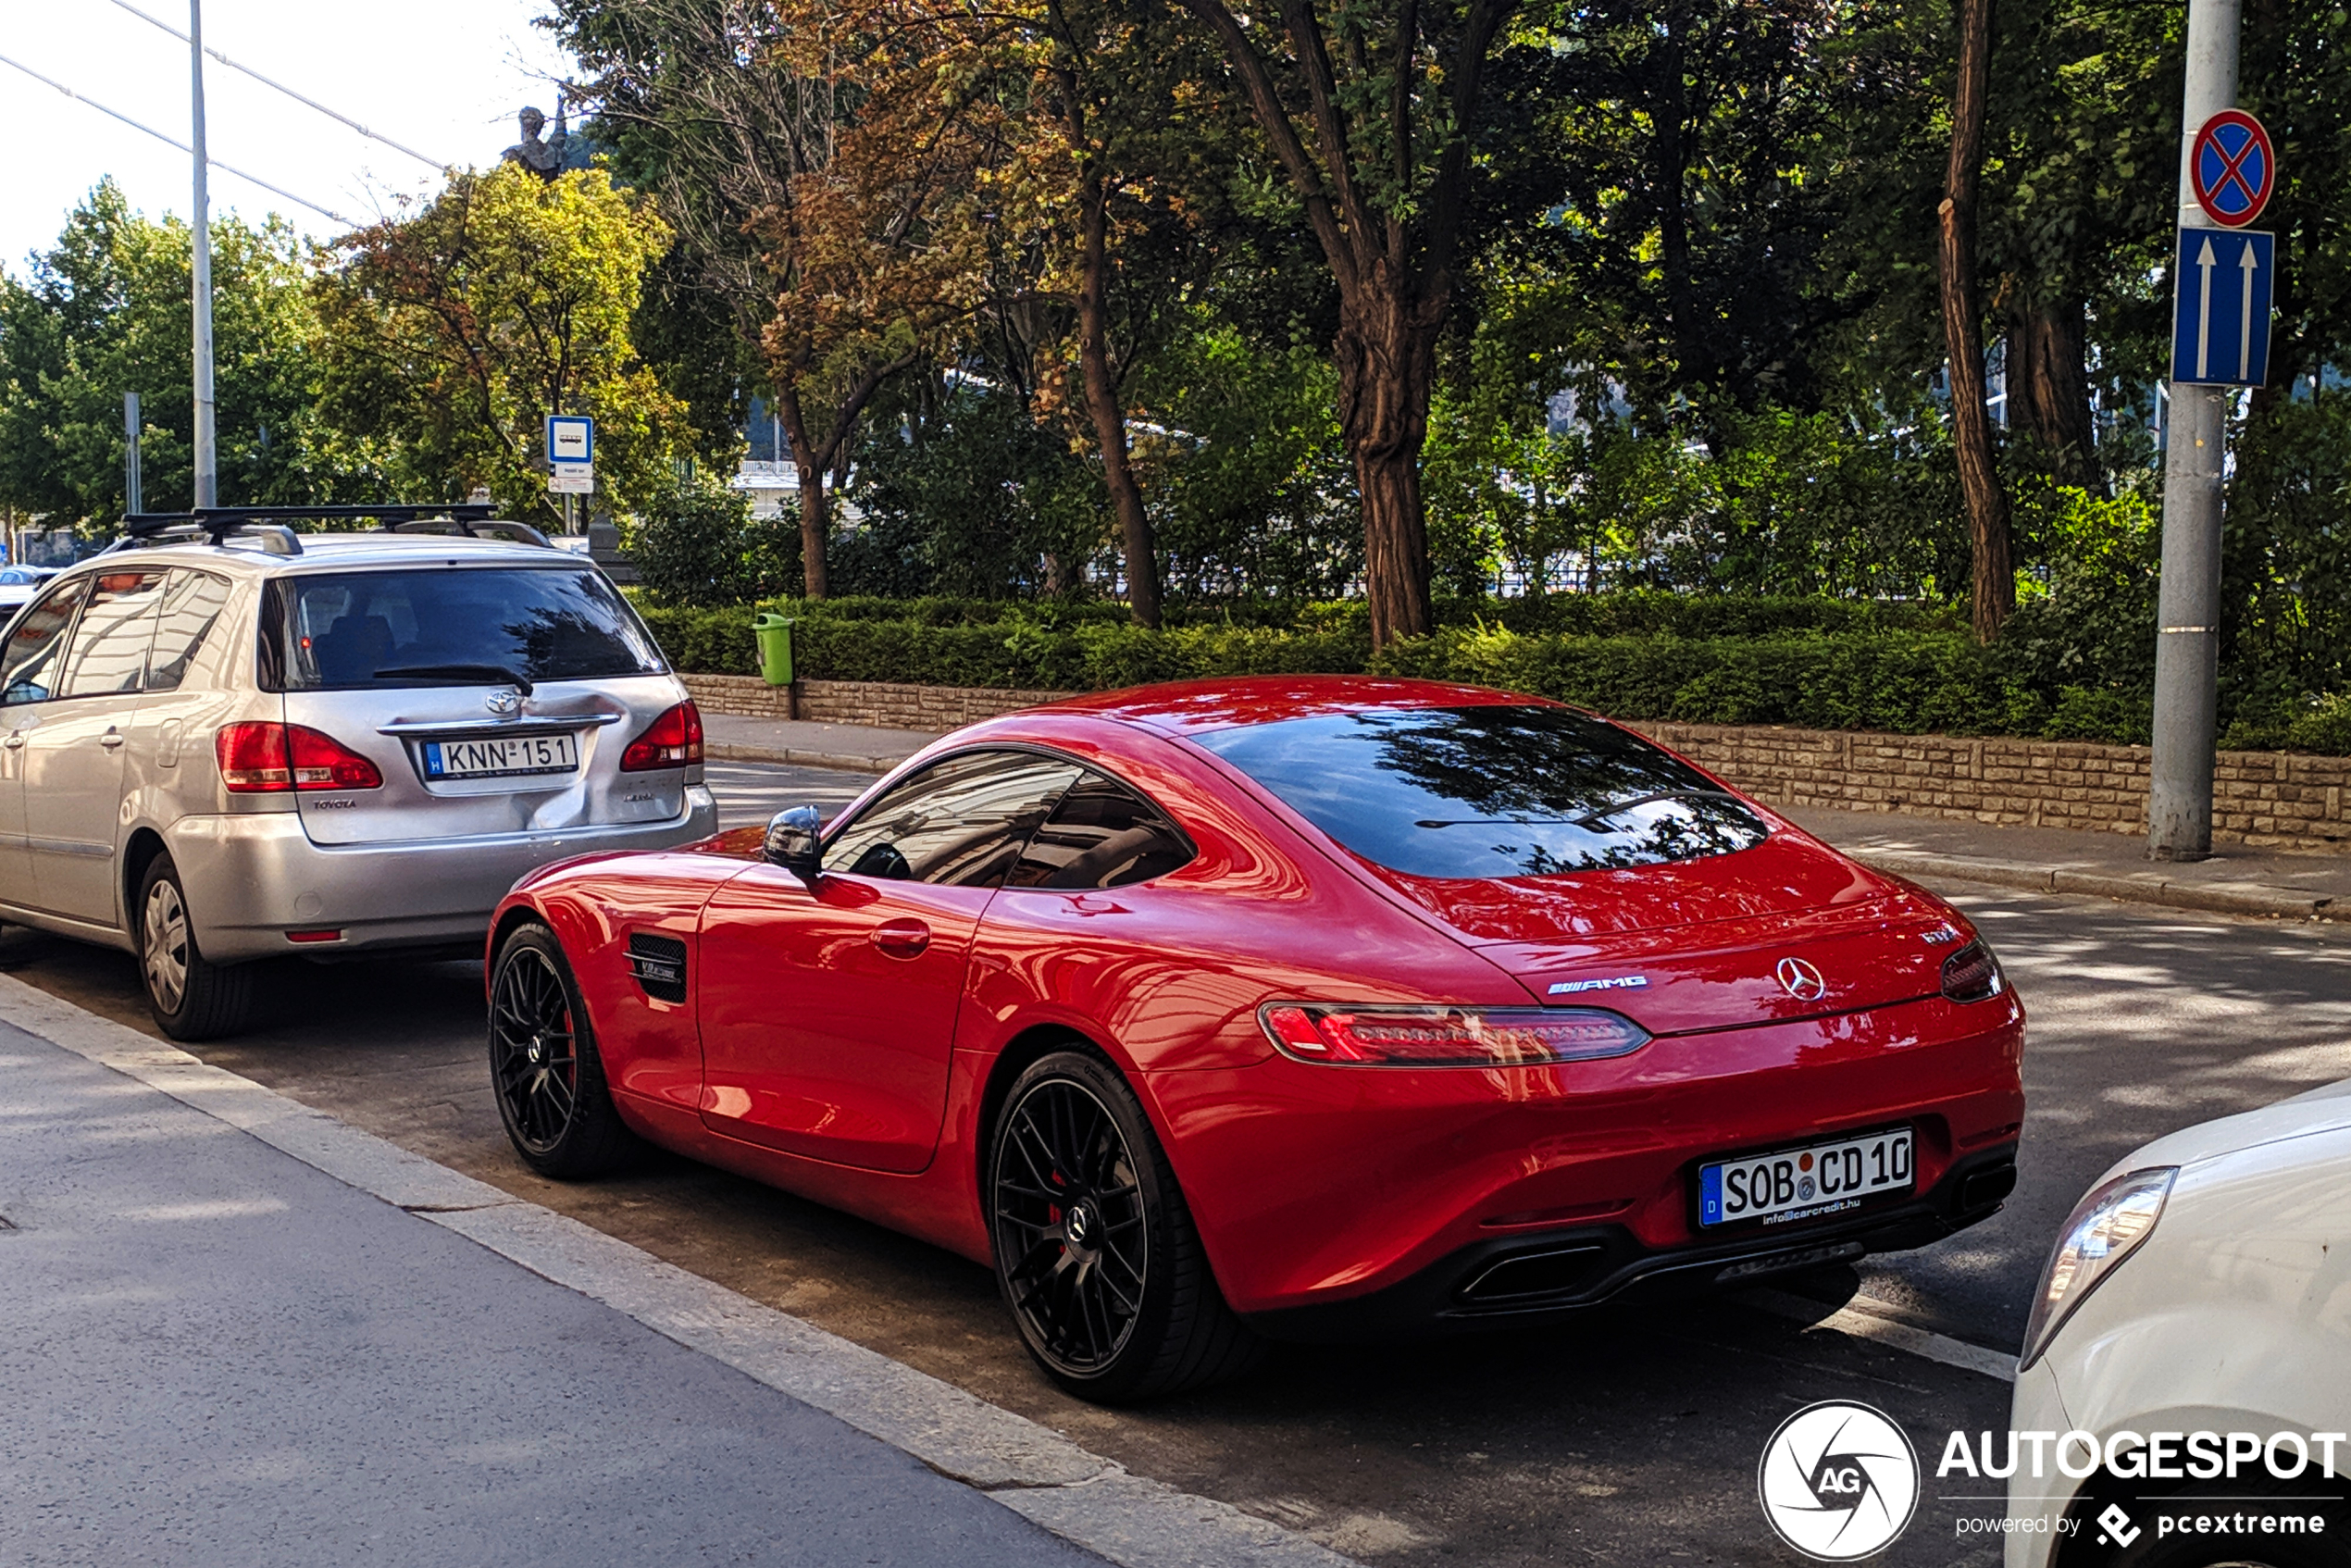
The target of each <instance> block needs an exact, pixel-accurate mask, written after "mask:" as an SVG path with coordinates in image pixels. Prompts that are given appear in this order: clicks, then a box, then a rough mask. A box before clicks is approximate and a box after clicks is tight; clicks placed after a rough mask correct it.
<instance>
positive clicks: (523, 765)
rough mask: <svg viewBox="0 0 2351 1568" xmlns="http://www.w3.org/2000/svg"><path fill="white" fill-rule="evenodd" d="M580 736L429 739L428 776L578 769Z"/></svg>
mask: <svg viewBox="0 0 2351 1568" xmlns="http://www.w3.org/2000/svg"><path fill="white" fill-rule="evenodd" d="M578 771H579V740H578V737H577V736H573V735H501V736H499V737H497V738H496V739H495V740H428V741H426V742H425V777H426V778H514V777H516V776H517V775H521V774H529V773H577V772H578Z"/></svg>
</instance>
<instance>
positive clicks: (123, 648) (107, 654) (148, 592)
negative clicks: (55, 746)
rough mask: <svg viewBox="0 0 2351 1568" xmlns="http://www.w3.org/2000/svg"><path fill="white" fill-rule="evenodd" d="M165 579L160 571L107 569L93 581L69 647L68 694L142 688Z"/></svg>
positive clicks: (95, 694)
mask: <svg viewBox="0 0 2351 1568" xmlns="http://www.w3.org/2000/svg"><path fill="white" fill-rule="evenodd" d="M163 579H164V574H163V573H161V572H159V571H155V572H105V573H101V574H100V575H99V576H97V577H95V578H93V579H91V586H90V602H89V603H88V604H85V605H83V606H82V610H81V621H80V622H79V623H78V624H77V625H76V626H75V627H74V628H73V641H72V643H71V644H70V645H69V646H68V648H67V649H66V666H65V690H64V694H65V695H66V696H68V697H106V696H112V695H113V694H115V693H116V692H119V691H138V690H139V683H140V682H141V681H142V680H143V679H145V678H146V674H147V650H148V648H149V647H150V646H151V645H152V644H153V643H154V642H155V606H156V604H159V603H161V602H162V599H163Z"/></svg>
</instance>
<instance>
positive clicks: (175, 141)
mask: <svg viewBox="0 0 2351 1568" xmlns="http://www.w3.org/2000/svg"><path fill="white" fill-rule="evenodd" d="M0 66H9V67H12V68H15V69H17V70H20V71H22V72H24V74H25V75H27V76H29V77H31V78H32V80H33V81H38V82H40V83H41V84H42V85H43V86H44V87H54V88H56V90H57V91H58V92H60V93H64V94H65V95H66V96H67V97H68V98H71V99H72V100H73V101H74V102H75V103H77V104H87V105H88V106H90V107H92V108H93V109H95V110H97V111H98V112H99V113H100V114H102V115H106V116H107V117H109V118H114V119H118V120H120V121H121V122H122V123H123V124H125V125H127V126H129V127H131V130H133V131H143V132H145V133H146V134H147V135H149V136H152V137H154V138H155V140H156V141H158V142H161V143H165V144H166V145H167V146H172V147H177V148H179V149H180V151H181V152H183V153H186V154H187V155H188V156H190V157H193V156H195V149H194V148H193V147H191V146H189V145H188V143H185V142H182V141H181V140H180V138H178V137H177V136H173V135H170V134H169V133H168V132H166V131H157V130H156V129H155V127H154V126H152V125H144V124H142V123H141V122H139V121H138V120H135V119H133V118H131V117H130V116H129V115H127V114H124V113H123V112H122V111H121V110H120V109H114V108H108V107H107V106H106V105H104V104H102V103H100V102H98V100H97V99H95V98H93V97H91V96H90V95H89V94H87V93H77V92H75V91H74V90H73V89H72V88H70V87H68V86H67V85H66V84H65V83H64V82H62V81H58V80H57V79H56V78H55V77H51V76H44V75H42V74H41V73H40V72H39V71H37V70H35V69H33V68H31V66H29V65H26V64H24V63H23V62H22V61H20V60H12V59H10V58H9V57H8V56H6V55H0ZM205 162H206V163H208V164H210V165H211V166H212V167H213V168H217V169H219V170H220V171H221V172H222V173H224V174H233V175H235V176H236V177H237V178H238V179H240V180H245V181H247V182H248V183H250V184H254V185H258V186H260V187H261V188H262V189H263V190H265V191H267V192H268V193H270V194H271V195H275V196H283V197H284V198H285V199H286V200H288V201H290V202H292V203H293V204H294V205H297V206H305V207H308V208H309V209H310V210H311V211H312V212H315V213H317V214H318V215H319V216H320V217H321V218H333V219H334V220H335V221H336V222H337V223H342V224H347V225H349V226H350V227H351V228H354V229H356V228H359V227H360V226H361V225H360V223H359V221H358V219H356V218H345V217H344V216H343V215H342V214H341V213H339V212H337V211H335V210H334V209H333V208H332V207H325V206H320V205H318V204H317V202H314V201H312V200H310V199H309V198H308V197H307V196H297V195H295V194H294V193H292V191H289V190H287V189H286V188H285V187H284V186H282V185H272V184H271V183H270V182H269V181H268V180H264V179H262V178H261V176H259V175H257V174H248V173H246V172H245V171H244V170H243V169H242V168H238V167H237V166H236V165H234V164H230V163H223V162H221V161H220V160H219V159H218V158H215V157H207V158H205Z"/></svg>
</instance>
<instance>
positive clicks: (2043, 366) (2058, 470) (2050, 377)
mask: <svg viewBox="0 0 2351 1568" xmlns="http://www.w3.org/2000/svg"><path fill="white" fill-rule="evenodd" d="M2083 356H2084V328H2083V311H2082V302H2081V301H2079V300H2040V301H2035V300H2031V299H2025V300H2021V301H2020V302H2019V303H2018V305H2017V307H2016V310H2015V313H2014V315H2013V316H2012V317H2011V318H2010V322H2009V406H2010V407H2011V408H2014V409H2016V410H2017V411H2018V415H2019V417H2021V421H2022V423H2023V425H2024V428H2025V429H2028V430H2030V431H2032V432H2033V437H2034V440H2035V441H2036V442H2039V443H2040V446H2041V450H2042V453H2043V455H2044V456H2045V457H2046V460H2047V462H2048V465H2049V474H2050V477H2051V478H2053V479H2056V480H2057V481H2058V483H2059V484H2067V485H2080V486H2083V487H2084V488H2087V487H2089V486H2090V485H2093V484H2095V483H2096V482H2097V460H2096V451H2095V449H2094V442H2093V440H2092V436H2091V432H2090V380H2089V376H2088V374H2087V373H2086V372H2085V371H2084V368H2083V363H2082V361H2083Z"/></svg>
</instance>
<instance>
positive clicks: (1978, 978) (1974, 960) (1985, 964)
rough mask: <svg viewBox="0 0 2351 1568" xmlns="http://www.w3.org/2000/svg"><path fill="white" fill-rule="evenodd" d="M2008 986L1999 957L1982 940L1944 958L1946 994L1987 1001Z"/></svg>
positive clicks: (1944, 987)
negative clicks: (2001, 969)
mask: <svg viewBox="0 0 2351 1568" xmlns="http://www.w3.org/2000/svg"><path fill="white" fill-rule="evenodd" d="M2006 989H2008V980H2007V978H2006V977H2004V976H2002V975H2001V973H2000V962H1999V960H1998V959H1996V958H1994V957H1993V956H1992V950H1991V949H1990V948H1988V947H1985V946H1984V944H1983V943H1982V942H1970V943H1968V944H1967V946H1965V947H1963V948H1961V949H1959V952H1955V953H1953V954H1952V955H1951V956H1950V957H1948V958H1947V959H1945V960H1944V961H1943V994H1944V995H1945V996H1947V997H1949V998H1950V999H1951V1000H1952V1001H1953V1002H1986V1001H1989V1000H1990V999H1991V998H1993V997H1996V996H1997V995H1999V994H2000V993H2001V992H2002V991H2004V990H2006Z"/></svg>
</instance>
